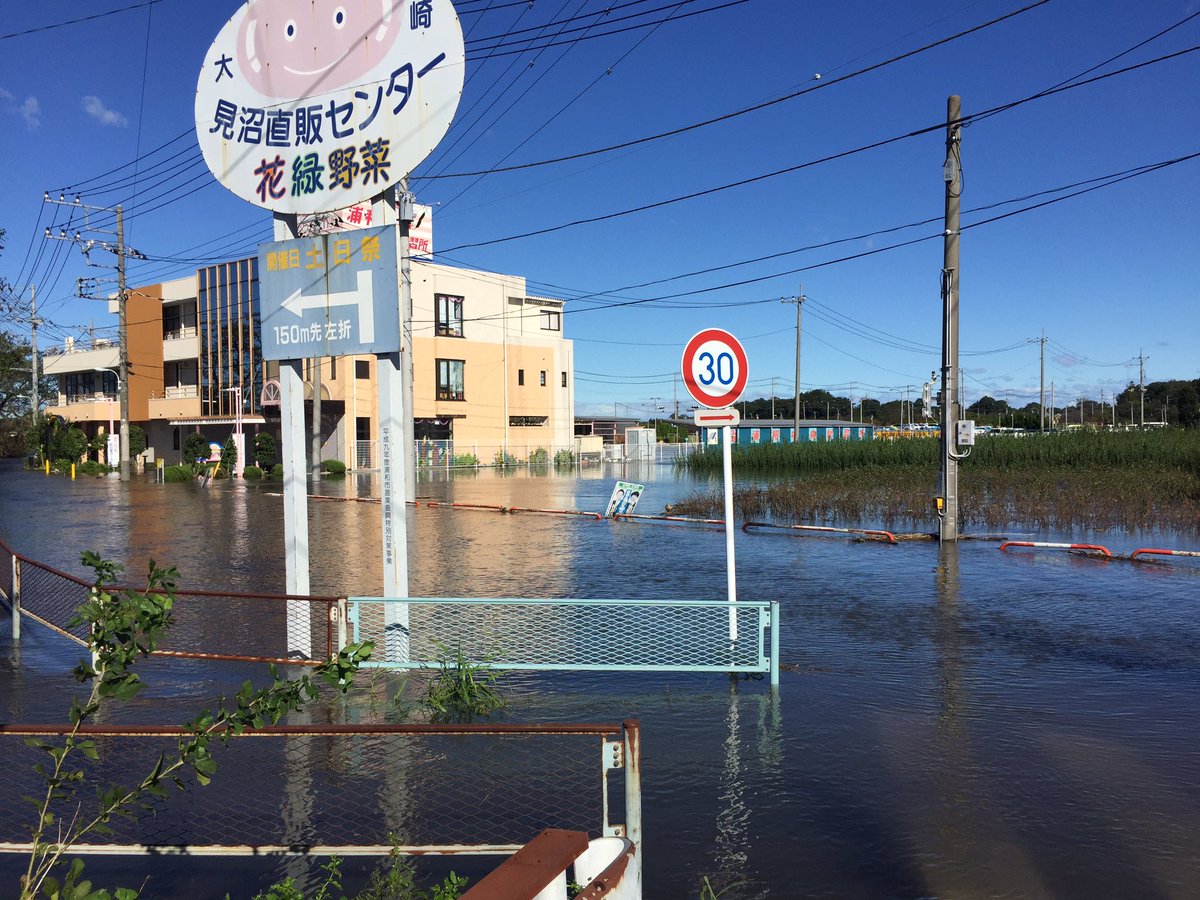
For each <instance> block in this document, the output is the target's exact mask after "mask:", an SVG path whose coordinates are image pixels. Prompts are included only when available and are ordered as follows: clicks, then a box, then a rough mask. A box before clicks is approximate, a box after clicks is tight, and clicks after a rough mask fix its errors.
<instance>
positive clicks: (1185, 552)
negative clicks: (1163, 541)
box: [1129, 547, 1200, 560]
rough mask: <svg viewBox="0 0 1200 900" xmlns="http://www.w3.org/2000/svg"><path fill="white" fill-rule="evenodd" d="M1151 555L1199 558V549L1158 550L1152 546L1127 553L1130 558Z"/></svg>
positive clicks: (1134, 558)
mask: <svg viewBox="0 0 1200 900" xmlns="http://www.w3.org/2000/svg"><path fill="white" fill-rule="evenodd" d="M1143 554H1144V555H1152V556H1195V557H1198V558H1200V551H1197V550H1159V549H1157V548H1153V547H1141V548H1139V549H1137V550H1134V551H1133V552H1132V553H1130V554H1129V558H1130V559H1131V560H1136V559H1137V558H1138V556H1140V555H1143Z"/></svg>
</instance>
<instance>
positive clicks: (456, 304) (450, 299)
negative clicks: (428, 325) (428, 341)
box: [433, 294, 463, 337]
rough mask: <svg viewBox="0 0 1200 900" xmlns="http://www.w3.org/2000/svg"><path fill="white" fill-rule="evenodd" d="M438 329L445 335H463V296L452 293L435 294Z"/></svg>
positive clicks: (438, 332)
mask: <svg viewBox="0 0 1200 900" xmlns="http://www.w3.org/2000/svg"><path fill="white" fill-rule="evenodd" d="M433 303H434V307H435V309H436V331H437V334H439V335H442V336H443V337H462V336H463V312H462V308H463V298H462V297H455V296H453V295H452V294H434V295H433Z"/></svg>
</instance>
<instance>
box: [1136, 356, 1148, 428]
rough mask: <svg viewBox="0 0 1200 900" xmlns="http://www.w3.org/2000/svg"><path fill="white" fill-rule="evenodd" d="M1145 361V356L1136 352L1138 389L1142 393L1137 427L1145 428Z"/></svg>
mask: <svg viewBox="0 0 1200 900" xmlns="http://www.w3.org/2000/svg"><path fill="white" fill-rule="evenodd" d="M1146 359H1147V357H1146V356H1145V354H1143V353H1142V351H1141V350H1138V389H1139V390H1140V391H1141V393H1142V400H1141V404H1140V406H1141V411H1140V412H1139V413H1138V427H1139V428H1145V427H1146Z"/></svg>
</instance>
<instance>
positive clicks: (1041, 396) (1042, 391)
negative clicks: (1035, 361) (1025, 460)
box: [1035, 331, 1046, 431]
mask: <svg viewBox="0 0 1200 900" xmlns="http://www.w3.org/2000/svg"><path fill="white" fill-rule="evenodd" d="M1035 340H1036V341H1037V342H1038V343H1040V344H1041V345H1042V376H1041V382H1040V387H1039V389H1038V406H1040V407H1041V418H1040V419H1039V420H1038V431H1045V430H1046V332H1045V331H1043V332H1042V336H1041V337H1040V338H1035Z"/></svg>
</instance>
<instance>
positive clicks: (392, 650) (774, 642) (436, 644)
mask: <svg viewBox="0 0 1200 900" xmlns="http://www.w3.org/2000/svg"><path fill="white" fill-rule="evenodd" d="M731 612H732V616H731V615H730V613H731ZM346 615H347V621H348V624H349V626H350V627H349V632H350V635H352V637H351V639H352V640H354V641H364V640H372V641H374V642H375V645H376V650H375V654H374V658H373V659H372V660H371V661H369V662H367V663H365V665H366V666H374V667H378V668H397V669H418V668H428V667H436V666H437V665H438V661H439V659H441V658H443V657H445V656H446V654H447V651H449V652H457V651H461V652H462V654H463V655H464V656H465V657H467V658H468V659H471V660H472V661H474V662H486V663H487V664H489V665H492V666H495V667H496V668H501V669H518V670H539V669H547V670H559V671H592V672H747V673H769V674H770V676H771V684H778V683H779V604H778V603H777V602H773V601H760V600H749V601H738V602H737V603H728V602H725V601H722V600H523V599H491V598H440V597H407V598H393V597H351V598H349V600H348V601H347V613H346ZM731 619H732V621H733V622H735V623H736V628H734V629H732V630H731V627H730V624H731Z"/></svg>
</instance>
